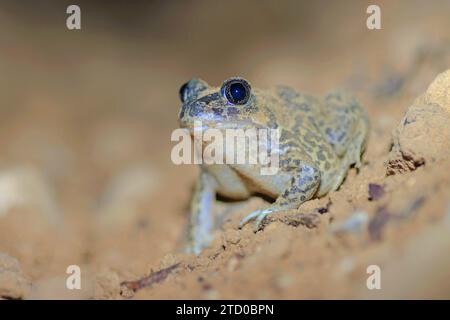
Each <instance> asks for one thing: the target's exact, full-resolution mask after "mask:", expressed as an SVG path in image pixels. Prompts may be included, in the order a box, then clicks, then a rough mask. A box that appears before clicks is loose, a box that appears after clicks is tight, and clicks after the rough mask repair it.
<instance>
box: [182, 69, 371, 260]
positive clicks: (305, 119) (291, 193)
mask: <svg viewBox="0 0 450 320" xmlns="http://www.w3.org/2000/svg"><path fill="white" fill-rule="evenodd" d="M230 83H231V84H235V83H238V84H239V83H243V84H244V86H243V88H244V89H246V90H247V91H248V92H247V94H248V96H247V97H246V98H244V99H242V100H241V101H238V102H237V103H233V102H235V101H234V99H233V97H232V96H230V89H229V86H230ZM232 89H233V87H232ZM238 89H239V87H238ZM227 90H228V96H227V93H226V92H227ZM238 93H239V92H238ZM180 94H181V98H182V101H183V106H182V108H181V112H180V124H181V126H182V127H184V128H188V129H193V125H194V121H202V125H203V129H206V128H208V129H209V128H214V129H225V128H233V129H250V128H256V129H260V128H264V129H278V130H279V134H280V141H279V148H278V150H279V154H278V155H279V164H280V170H279V171H278V173H277V174H276V175H262V174H261V170H260V169H261V167H260V165H257V164H213V165H201V172H200V177H199V179H198V181H197V185H196V189H195V193H194V196H193V198H192V202H191V219H190V229H189V244H188V251H190V252H194V253H199V252H200V251H201V249H202V248H204V247H206V246H207V245H208V244H209V242H210V240H211V233H212V231H213V228H214V225H215V221H214V220H215V219H214V217H213V216H212V215H211V206H212V204H213V202H214V201H215V195H216V194H220V195H223V196H225V197H227V198H231V199H246V198H248V197H250V196H251V195H252V194H254V193H261V194H265V195H267V196H269V197H272V198H274V199H275V202H274V203H273V204H271V205H270V206H269V207H268V208H266V209H262V210H257V211H255V212H253V213H251V214H249V215H248V216H247V217H246V218H244V219H243V220H242V222H241V225H244V224H245V223H247V222H248V221H249V220H252V219H256V229H258V227H259V225H260V223H261V221H262V220H263V219H264V217H265V216H267V215H268V214H271V213H274V212H277V211H282V210H287V209H294V208H298V207H299V206H300V205H301V204H302V203H303V202H305V201H307V200H309V199H311V198H313V197H320V196H323V195H325V194H326V193H327V192H329V191H332V190H336V189H337V188H338V187H339V186H340V185H341V183H342V181H343V180H344V178H345V176H346V174H347V171H348V169H349V168H350V166H351V165H353V164H354V165H355V166H356V167H359V166H360V158H361V153H362V152H363V150H364V147H365V143H366V140H367V135H368V129H369V123H368V118H367V114H366V112H365V111H364V110H363V109H362V108H361V107H360V106H359V104H358V103H357V101H356V100H355V99H354V98H352V97H349V96H347V95H345V94H343V93H341V92H334V93H331V94H329V95H327V96H326V97H325V99H324V100H323V101H319V100H317V99H315V98H313V97H311V96H309V95H304V94H301V93H298V92H297V91H295V90H293V89H291V88H287V87H276V88H274V89H271V90H267V91H263V90H259V89H251V88H250V85H249V84H248V83H247V82H246V81H245V80H244V79H240V78H232V79H229V80H227V81H226V82H225V83H224V84H223V86H222V87H221V88H214V87H210V86H208V85H207V84H206V83H205V82H204V81H202V80H199V79H193V80H191V81H189V82H188V83H187V84H186V85H185V86H184V87H183V88H182V90H181V91H180ZM227 97H228V98H227ZM238 98H239V96H238ZM230 100H232V102H230Z"/></svg>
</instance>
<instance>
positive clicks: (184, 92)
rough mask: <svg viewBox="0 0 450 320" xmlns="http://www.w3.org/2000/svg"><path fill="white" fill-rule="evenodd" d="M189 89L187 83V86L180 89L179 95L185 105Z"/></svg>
mask: <svg viewBox="0 0 450 320" xmlns="http://www.w3.org/2000/svg"><path fill="white" fill-rule="evenodd" d="M187 88H188V82H186V83H185V84H183V85H182V86H181V88H180V91H179V94H180V100H181V102H183V103H184V101H185V100H186V90H187Z"/></svg>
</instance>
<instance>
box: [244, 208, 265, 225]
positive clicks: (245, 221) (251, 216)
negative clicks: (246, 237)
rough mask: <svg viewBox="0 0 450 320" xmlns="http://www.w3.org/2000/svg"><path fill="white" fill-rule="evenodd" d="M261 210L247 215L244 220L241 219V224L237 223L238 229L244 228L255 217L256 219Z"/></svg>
mask: <svg viewBox="0 0 450 320" xmlns="http://www.w3.org/2000/svg"><path fill="white" fill-rule="evenodd" d="M261 211H262V210H255V211H253V212H252V213H250V214H249V215H247V216H246V217H245V218H243V219H242V220H241V222H240V223H239V228H240V229H241V228H242V227H243V226H245V225H246V224H247V223H248V222H249V221H251V220H253V219H255V218H256V217H258V216H259V215H260V213H261Z"/></svg>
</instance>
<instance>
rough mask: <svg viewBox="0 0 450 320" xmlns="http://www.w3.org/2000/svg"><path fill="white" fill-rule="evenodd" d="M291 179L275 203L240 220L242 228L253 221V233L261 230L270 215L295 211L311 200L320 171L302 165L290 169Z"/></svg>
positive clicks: (310, 166) (317, 185) (308, 165)
mask: <svg viewBox="0 0 450 320" xmlns="http://www.w3.org/2000/svg"><path fill="white" fill-rule="evenodd" d="M289 173H290V174H291V179H290V181H289V183H288V186H287V188H286V189H285V190H284V191H283V192H282V193H281V194H280V195H279V196H278V198H277V199H276V201H275V202H274V203H273V204H272V205H271V206H269V207H268V208H266V209H260V210H256V211H254V212H252V213H250V214H249V215H248V216H246V217H245V218H244V219H242V220H241V223H240V227H241V228H242V227H243V226H244V225H245V224H246V223H247V222H249V221H251V220H255V224H254V231H255V232H256V231H258V230H260V228H261V223H262V221H263V220H264V218H265V217H266V216H267V215H269V214H272V213H275V212H279V211H284V210H289V209H296V208H298V207H299V206H300V205H301V204H302V203H303V202H305V201H307V200H309V199H311V198H312V197H313V196H314V195H315V193H316V192H317V189H318V187H319V185H320V177H321V175H320V171H319V169H318V168H316V167H315V166H313V165H310V164H302V165H300V166H299V167H297V168H290V170H289Z"/></svg>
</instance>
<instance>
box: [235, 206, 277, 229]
mask: <svg viewBox="0 0 450 320" xmlns="http://www.w3.org/2000/svg"><path fill="white" fill-rule="evenodd" d="M270 213H272V210H270V209H260V210H255V211H253V212H252V213H250V214H249V215H248V216H246V217H245V218H244V219H242V220H241V223H240V224H239V228H242V227H243V226H244V225H245V224H247V223H248V222H249V221H251V220H255V223H254V227H253V231H254V232H257V231H259V230H260V229H261V224H262V222H263V220H264V218H265V217H267V216H268V215H269V214H270Z"/></svg>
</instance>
